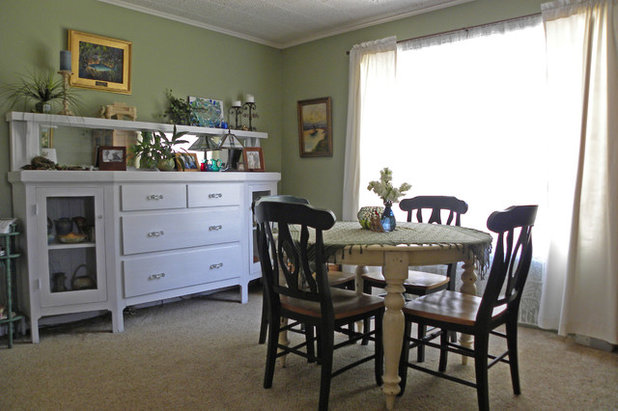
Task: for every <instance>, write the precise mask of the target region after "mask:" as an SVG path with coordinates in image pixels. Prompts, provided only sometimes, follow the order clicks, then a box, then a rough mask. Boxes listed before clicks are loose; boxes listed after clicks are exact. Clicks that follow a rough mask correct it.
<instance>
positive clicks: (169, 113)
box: [163, 90, 196, 126]
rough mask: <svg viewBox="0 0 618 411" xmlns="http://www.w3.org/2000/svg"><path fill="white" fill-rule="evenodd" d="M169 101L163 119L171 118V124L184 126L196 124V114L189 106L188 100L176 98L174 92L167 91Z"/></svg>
mask: <svg viewBox="0 0 618 411" xmlns="http://www.w3.org/2000/svg"><path fill="white" fill-rule="evenodd" d="M166 95H167V100H168V104H169V106H168V107H167V110H165V113H163V117H167V118H169V121H170V123H174V124H184V125H187V126H191V125H194V124H195V123H196V119H195V114H194V113H193V108H191V105H189V102H188V101H187V100H183V99H180V98H178V97H174V95H172V90H166Z"/></svg>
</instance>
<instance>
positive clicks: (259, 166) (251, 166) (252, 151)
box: [242, 147, 264, 171]
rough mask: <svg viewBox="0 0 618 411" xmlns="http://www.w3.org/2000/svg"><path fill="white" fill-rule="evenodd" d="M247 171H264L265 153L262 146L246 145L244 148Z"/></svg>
mask: <svg viewBox="0 0 618 411" xmlns="http://www.w3.org/2000/svg"><path fill="white" fill-rule="evenodd" d="M242 155H243V157H244V159H245V167H246V170H247V171H264V154H262V149H261V148H260V147H246V148H244V149H243V150H242Z"/></svg>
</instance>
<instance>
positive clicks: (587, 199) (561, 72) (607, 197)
mask: <svg viewBox="0 0 618 411" xmlns="http://www.w3.org/2000/svg"><path fill="white" fill-rule="evenodd" d="M615 3H616V1H615V0H604V1H596V0H594V1H581V0H563V1H556V2H552V3H547V4H544V5H543V6H542V9H543V19H544V22H545V31H546V42H547V60H548V80H549V86H550V91H551V93H550V95H552V97H553V98H555V100H554V101H552V102H550V103H549V105H548V107H561V109H560V111H559V112H557V113H551V114H550V117H549V118H550V119H552V126H553V127H554V131H552V134H553V137H554V140H553V147H556V149H557V151H558V153H559V156H555V157H554V158H553V159H552V160H553V162H552V166H553V168H552V170H553V172H554V173H555V174H556V175H558V176H559V175H560V173H562V172H566V175H563V176H562V177H563V180H562V181H561V180H559V179H554V180H553V181H554V182H555V184H553V185H550V187H549V194H550V197H549V200H550V202H552V203H554V204H559V205H562V208H561V209H559V208H558V207H554V209H556V210H560V212H559V213H557V214H554V215H552V218H551V220H550V221H551V227H552V229H553V231H554V235H553V236H552V242H551V244H550V248H549V258H548V263H547V276H546V278H545V282H544V289H543V297H542V302H541V309H540V315H539V325H540V326H542V327H545V328H553V329H558V331H559V333H560V334H561V335H567V334H580V335H586V336H590V337H594V338H598V339H601V340H605V341H607V342H609V343H611V344H618V208H617V204H618V181H617V178H618V115H617V113H618V82H617V81H618V78H617V73H618V58H617V54H618V53H617V48H616V44H617V37H616V36H617V33H616V30H615V27H616V23H617V20H618V16H617V15H616V11H615ZM565 142H566V143H565ZM570 142H575V143H576V144H575V147H576V149H575V150H572V149H568V150H566V152H564V153H563V151H562V149H561V147H562V145H563V144H565V146H567V147H571V146H572V145H571V144H570ZM569 163H572V164H576V165H577V168H575V169H573V168H572V167H569V166H568V164H569ZM573 170H574V172H573Z"/></svg>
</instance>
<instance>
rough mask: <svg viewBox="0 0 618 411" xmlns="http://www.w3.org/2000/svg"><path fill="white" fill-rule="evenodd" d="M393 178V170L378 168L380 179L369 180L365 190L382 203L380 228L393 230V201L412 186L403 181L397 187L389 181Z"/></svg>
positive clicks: (396, 200)
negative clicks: (373, 194)
mask: <svg viewBox="0 0 618 411" xmlns="http://www.w3.org/2000/svg"><path fill="white" fill-rule="evenodd" d="M392 180H393V172H392V171H391V170H390V169H389V168H388V167H385V168H383V169H382V170H380V180H379V181H375V180H374V181H370V182H369V185H368V186H367V190H369V191H373V192H374V193H376V194H377V195H378V196H379V197H380V198H381V199H382V202H383V203H384V212H383V213H382V219H381V222H382V228H383V229H384V231H386V232H389V231H393V230H394V229H395V226H396V221H395V215H394V214H393V210H392V208H391V207H392V206H393V203H396V202H398V201H399V198H400V197H402V196H404V195H405V193H406V191H408V190H409V189H410V188H412V186H411V185H410V184H408V183H403V184H401V185H400V186H399V188H397V187H393V184H392V183H391V181H392Z"/></svg>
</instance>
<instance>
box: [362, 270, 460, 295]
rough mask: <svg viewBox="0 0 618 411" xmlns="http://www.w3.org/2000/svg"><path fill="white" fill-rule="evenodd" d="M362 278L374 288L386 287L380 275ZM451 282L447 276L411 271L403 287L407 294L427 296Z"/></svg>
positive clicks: (369, 274)
mask: <svg viewBox="0 0 618 411" xmlns="http://www.w3.org/2000/svg"><path fill="white" fill-rule="evenodd" d="M361 278H362V279H363V281H369V282H370V283H371V285H372V286H374V287H378V288H385V287H386V280H385V279H384V276H383V275H382V274H380V273H366V274H363V275H362V276H361ZM449 281H450V279H449V278H448V277H447V276H445V275H440V274H432V273H426V272H424V271H415V270H409V271H408V278H407V279H406V280H404V282H403V286H404V287H405V289H406V292H407V293H410V294H415V295H425V294H428V293H430V292H432V291H434V290H436V289H440V288H442V289H444V288H446V287H448V284H449Z"/></svg>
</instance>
